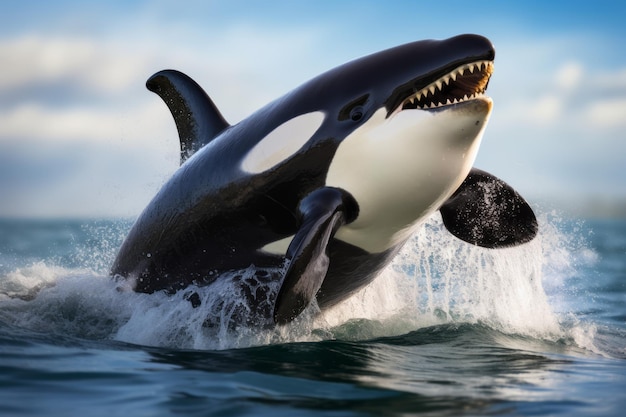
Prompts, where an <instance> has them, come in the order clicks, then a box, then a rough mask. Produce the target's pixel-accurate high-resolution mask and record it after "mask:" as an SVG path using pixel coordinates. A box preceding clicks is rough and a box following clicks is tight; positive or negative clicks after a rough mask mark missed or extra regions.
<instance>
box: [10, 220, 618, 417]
mask: <svg viewBox="0 0 626 417" xmlns="http://www.w3.org/2000/svg"><path fill="white" fill-rule="evenodd" d="M539 217H540V235H539V237H538V238H537V239H535V240H534V241H533V242H531V243H530V244H527V245H524V246H521V247H517V248H512V249H506V250H487V249H481V248H476V247H472V246H470V245H467V244H464V243H462V242H459V241H458V240H456V239H455V238H453V237H451V236H450V235H449V234H448V233H446V232H445V230H443V228H442V225H441V221H440V219H439V218H438V217H436V216H435V217H433V218H432V219H430V220H429V221H428V222H427V223H426V224H425V225H424V227H423V228H422V230H421V231H420V232H419V233H418V234H417V235H416V236H415V238H414V239H413V240H412V241H411V242H410V244H409V245H407V247H406V248H405V250H403V252H402V253H401V255H400V256H399V257H398V259H396V261H395V262H394V264H393V265H391V266H390V267H389V268H388V269H387V270H385V271H384V272H383V273H382V274H381V276H380V277H379V278H378V279H377V280H376V281H375V282H374V283H373V284H372V285H370V286H369V287H368V288H366V289H364V290H363V291H361V292H360V293H358V294H357V295H355V296H354V297H352V298H351V299H350V300H348V301H347V302H345V303H343V304H342V305H340V306H338V307H337V308H335V309H333V310H331V311H328V312H325V313H324V314H322V315H320V314H317V311H316V308H315V306H311V307H310V308H309V309H308V310H307V311H305V313H304V314H303V315H302V316H301V317H300V318H298V319H297V320H296V321H295V322H294V323H292V324H290V325H288V326H285V327H283V328H279V329H265V330H261V329H256V328H246V327H239V328H236V327H233V326H229V325H227V323H228V318H229V314H231V313H232V308H231V307H232V305H233V303H235V304H236V300H237V295H236V294H234V290H233V288H229V287H228V285H226V284H225V285H221V286H219V287H218V286H216V287H213V288H200V289H197V291H198V294H199V295H200V297H201V298H202V299H203V303H202V305H201V307H199V308H196V309H194V308H192V307H191V305H190V303H189V302H188V301H186V300H185V298H184V297H185V294H184V293H183V292H181V293H179V294H176V295H174V296H167V295H163V294H152V295H146V294H135V293H133V292H132V291H129V289H128V288H126V287H125V285H124V283H120V282H115V281H114V280H112V279H110V278H109V277H108V276H107V269H108V267H109V265H110V264H111V262H112V259H113V257H114V256H115V253H116V250H117V248H118V247H119V244H120V243H121V241H122V239H123V237H124V235H125V234H126V232H127V231H128V229H129V227H130V225H131V222H129V221H111V220H98V221H80V220H63V221H60V220H54V221H48V220H33V221H27V220H2V221H0V415H1V416H33V415H37V416H39V415H41V416H44V415H45V416H69V415H89V416H113V415H125V416H126V415H132V416H156V415H186V416H195V415H198V416H209V415H216V416H217V415H220V416H222V415H223V416H240V415H252V416H282V415H284V416H307V415H315V416H318V415H327V416H383V415H384V416H410V415H428V416H458V415H540V416H542V415H566V416H572V415H603V416H604V415H607V416H608V415H616V416H617V415H623V410H624V409H626V220H586V221H582V220H571V219H564V218H563V216H561V215H559V214H558V213H552V212H544V213H541V214H540V216H539ZM245 273H246V271H240V274H244V275H245Z"/></svg>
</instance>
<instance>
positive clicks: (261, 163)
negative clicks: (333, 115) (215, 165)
mask: <svg viewBox="0 0 626 417" xmlns="http://www.w3.org/2000/svg"><path fill="white" fill-rule="evenodd" d="M323 122H324V113H323V112H321V111H316V112H311V113H306V114H302V115H300V116H298V117H294V118H293V119H290V120H288V121H286V122H285V123H283V124H281V125H280V126H278V127H277V128H276V129H274V130H272V131H271V132H270V133H269V134H268V135H267V136H265V137H264V138H263V139H261V140H260V141H259V142H258V143H257V144H256V145H255V146H254V147H253V148H252V149H251V150H250V151H249V152H248V154H247V155H246V157H245V158H244V160H243V161H242V163H241V169H243V170H244V171H246V172H249V173H251V174H258V173H260V172H264V171H267V170H268V169H270V168H272V167H274V166H276V165H278V164H279V163H280V162H282V161H284V160H285V159H287V158H289V157H290V156H291V155H293V154H295V153H296V152H297V151H298V149H300V148H302V146H304V144H305V143H307V142H308V140H309V139H311V137H312V136H313V135H314V134H315V132H317V129H319V128H320V126H321V125H322V123H323Z"/></svg>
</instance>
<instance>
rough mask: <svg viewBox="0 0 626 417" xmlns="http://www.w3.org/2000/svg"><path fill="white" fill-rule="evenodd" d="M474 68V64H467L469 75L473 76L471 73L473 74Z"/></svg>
mask: <svg viewBox="0 0 626 417" xmlns="http://www.w3.org/2000/svg"><path fill="white" fill-rule="evenodd" d="M474 67H475V65H474V64H469V72H470V73H471V74H473V73H474Z"/></svg>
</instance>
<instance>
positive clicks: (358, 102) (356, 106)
mask: <svg viewBox="0 0 626 417" xmlns="http://www.w3.org/2000/svg"><path fill="white" fill-rule="evenodd" d="M369 97H370V95H369V94H364V95H362V96H361V97H359V98H357V99H355V100H352V101H351V102H350V103H348V104H346V105H345V106H344V107H343V109H341V110H340V111H339V117H337V119H338V120H339V121H340V122H341V121H344V120H348V119H350V120H352V121H354V122H358V121H359V120H361V119H362V118H363V116H364V115H365V104H366V103H367V100H368V99H369Z"/></svg>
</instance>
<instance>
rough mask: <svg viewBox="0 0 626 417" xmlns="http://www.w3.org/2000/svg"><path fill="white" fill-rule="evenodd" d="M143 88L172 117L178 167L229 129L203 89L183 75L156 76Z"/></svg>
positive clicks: (165, 73)
mask: <svg viewBox="0 0 626 417" xmlns="http://www.w3.org/2000/svg"><path fill="white" fill-rule="evenodd" d="M146 87H147V88H148V90H150V91H152V92H154V93H156V94H158V95H159V97H161V98H162V99H163V101H164V102H165V104H167V107H168V108H169V109H170V112H171V113H172V116H173V117H174V122H176V129H177V130H178V137H179V140H180V163H181V164H182V163H183V162H185V160H187V158H189V157H190V156H191V155H193V154H194V153H195V152H196V151H197V150H198V149H200V148H202V147H203V146H204V145H206V144H207V143H209V142H210V141H211V140H212V139H213V138H214V137H216V136H217V135H219V134H220V132H222V131H223V130H224V129H226V128H227V127H228V126H229V125H228V123H227V122H226V120H224V117H222V115H221V114H220V112H219V110H218V109H217V107H216V106H215V104H214V103H213V101H212V100H211V99H210V98H209V96H208V95H207V94H206V93H205V92H204V90H203V89H202V87H200V86H199V85H198V84H197V83H196V82H195V81H194V80H192V79H191V78H189V77H188V76H187V75H185V74H183V73H182V72H179V71H175V70H164V71H160V72H157V73H156V74H154V75H153V76H152V77H150V78H149V79H148V81H147V82H146Z"/></svg>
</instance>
